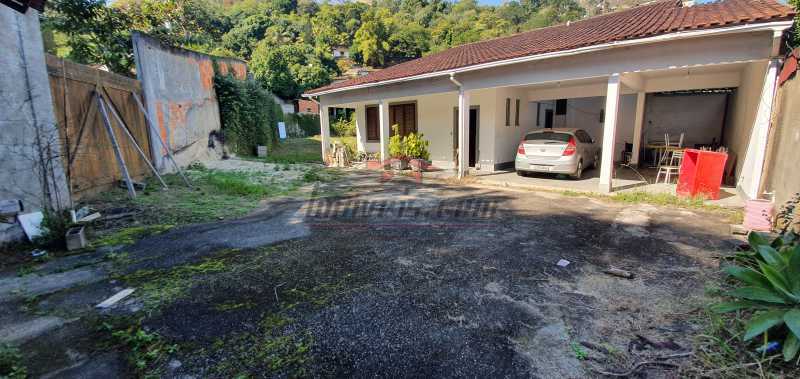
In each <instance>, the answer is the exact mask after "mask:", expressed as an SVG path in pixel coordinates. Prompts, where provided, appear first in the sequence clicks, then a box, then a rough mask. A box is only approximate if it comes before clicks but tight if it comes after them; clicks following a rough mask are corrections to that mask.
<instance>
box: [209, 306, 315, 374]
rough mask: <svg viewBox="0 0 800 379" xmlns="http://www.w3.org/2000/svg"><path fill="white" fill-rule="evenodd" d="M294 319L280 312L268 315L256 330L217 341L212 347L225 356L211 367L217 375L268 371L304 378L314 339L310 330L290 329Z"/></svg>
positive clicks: (269, 372)
mask: <svg viewBox="0 0 800 379" xmlns="http://www.w3.org/2000/svg"><path fill="white" fill-rule="evenodd" d="M293 321H294V320H292V319H291V318H287V317H284V316H281V315H280V314H267V315H266V316H265V317H264V318H263V319H262V320H261V322H259V327H258V330H257V331H256V332H254V333H243V334H237V335H234V336H229V337H226V338H224V339H219V340H217V341H216V342H215V343H214V345H213V348H214V350H215V351H216V352H224V353H225V358H223V359H221V360H220V362H219V363H218V364H217V365H216V366H214V367H213V368H212V370H211V371H212V373H213V375H212V376H215V377H227V378H232V377H237V378H238V377H250V375H252V374H253V373H265V374H266V373H268V374H269V375H266V376H273V377H291V378H297V377H305V376H306V375H308V373H307V371H306V368H305V365H306V363H307V362H308V360H309V359H310V358H309V356H308V353H309V351H310V348H311V344H312V338H311V335H310V334H308V333H307V332H296V331H289V330H288V329H289V328H287V326H288V325H290V324H291V323H292V322H293Z"/></svg>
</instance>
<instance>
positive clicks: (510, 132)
mask: <svg viewBox="0 0 800 379" xmlns="http://www.w3.org/2000/svg"><path fill="white" fill-rule="evenodd" d="M527 97H528V96H527V91H525V90H523V89H519V88H513V87H512V88H499V89H497V94H496V95H495V109H496V112H495V113H496V114H495V118H494V125H495V127H494V140H495V142H494V152H493V154H492V161H491V162H486V165H487V170H490V171H491V170H493V169H494V165H498V164H503V163H506V164H508V163H509V162H510V163H513V162H514V157H515V156H516V154H517V146H519V141H520V140H521V139H522V136H523V135H525V133H527V132H528V131H530V130H532V129H535V128H536V119H535V118H536V103H529V102H528V101H527ZM506 99H511V114H510V124H511V125H510V126H506ZM517 99H519V100H520V112H519V126H516V125H515V124H514V121H515V120H514V116H515V112H516V100H517ZM543 113H544V111H542V114H543ZM542 117H543V116H542Z"/></svg>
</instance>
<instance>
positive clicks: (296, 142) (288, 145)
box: [263, 137, 322, 163]
mask: <svg viewBox="0 0 800 379" xmlns="http://www.w3.org/2000/svg"><path fill="white" fill-rule="evenodd" d="M314 138H315V137H309V138H290V139H287V140H285V141H281V142H279V143H277V144H276V145H275V147H274V148H273V149H272V150H270V152H269V154H268V156H267V157H266V158H264V159H263V160H264V161H265V162H269V163H322V147H321V146H320V141H319V140H315V139H314Z"/></svg>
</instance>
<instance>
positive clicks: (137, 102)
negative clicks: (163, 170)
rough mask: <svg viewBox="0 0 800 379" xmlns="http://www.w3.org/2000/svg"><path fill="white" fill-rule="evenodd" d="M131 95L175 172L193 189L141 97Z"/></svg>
mask: <svg viewBox="0 0 800 379" xmlns="http://www.w3.org/2000/svg"><path fill="white" fill-rule="evenodd" d="M131 95H133V99H134V100H136V105H138V106H139V111H140V112H142V114H144V123H145V124H147V128H148V129H149V130H150V132H151V133H155V134H156V135H157V136H158V143H160V144H161V147H163V148H164V150H166V151H167V158H169V160H170V161H171V162H172V165H173V166H175V170H176V171H178V175H180V176H181V179H183V182H184V183H186V186H187V187H189V188H193V187H192V184H191V183H189V179H186V176H185V175H183V170H181V168H180V166H178V162H175V157H173V156H172V151H170V149H169V146H167V143H166V142H164V140H162V139H161V134H160V133H159V132H158V130H156V127H155V124H153V122H152V120H150V114H149V113H147V110H146V109H144V104H142V101H141V100H139V96H136V94H135V93H131Z"/></svg>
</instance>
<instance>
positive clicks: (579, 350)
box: [569, 341, 589, 361]
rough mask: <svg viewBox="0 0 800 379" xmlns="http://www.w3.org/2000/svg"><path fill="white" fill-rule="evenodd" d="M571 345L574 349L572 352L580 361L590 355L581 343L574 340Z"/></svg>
mask: <svg viewBox="0 0 800 379" xmlns="http://www.w3.org/2000/svg"><path fill="white" fill-rule="evenodd" d="M569 347H570V348H571V349H572V353H573V354H575V358H576V359H578V360H579V361H582V360H585V359H586V358H588V357H589V353H587V352H586V350H584V348H583V346H581V344H579V343H577V342H575V341H573V342H570V344H569Z"/></svg>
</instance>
